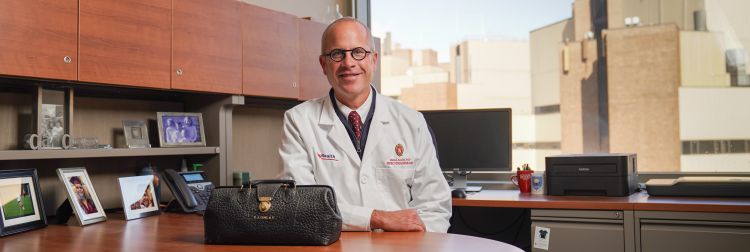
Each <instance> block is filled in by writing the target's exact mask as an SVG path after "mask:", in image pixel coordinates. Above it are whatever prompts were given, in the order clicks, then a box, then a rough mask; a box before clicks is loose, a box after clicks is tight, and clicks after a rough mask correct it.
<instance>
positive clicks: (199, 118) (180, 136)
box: [156, 112, 206, 147]
mask: <svg viewBox="0 0 750 252" xmlns="http://www.w3.org/2000/svg"><path fill="white" fill-rule="evenodd" d="M156 121H157V124H158V127H159V146H161V147H185V146H206V135H205V133H204V131H203V115H202V114H201V113H182V112H157V113H156Z"/></svg>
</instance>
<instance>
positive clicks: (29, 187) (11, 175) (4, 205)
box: [0, 168, 47, 236]
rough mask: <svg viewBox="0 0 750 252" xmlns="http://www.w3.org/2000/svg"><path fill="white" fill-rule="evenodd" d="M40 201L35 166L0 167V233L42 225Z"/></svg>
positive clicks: (44, 218) (42, 209)
mask: <svg viewBox="0 0 750 252" xmlns="http://www.w3.org/2000/svg"><path fill="white" fill-rule="evenodd" d="M24 191H25V193H24ZM16 194H18V196H15V195H16ZM14 197H16V199H14ZM26 197H28V198H26ZM42 201H43V200H42V191H41V188H40V187H39V177H38V175H37V172H36V169H33V168H32V169H19V170H0V202H1V203H0V236H8V235H12V234H17V233H21V232H26V231H29V230H34V229H39V228H43V227H46V226H47V215H46V214H45V212H44V205H43V203H42ZM14 202H15V204H14ZM24 203H26V204H24ZM28 203H30V205H29V204H28ZM11 208H13V209H11ZM13 210H16V211H18V213H16V212H15V211H13ZM11 212H13V214H11ZM29 212H31V213H29Z"/></svg>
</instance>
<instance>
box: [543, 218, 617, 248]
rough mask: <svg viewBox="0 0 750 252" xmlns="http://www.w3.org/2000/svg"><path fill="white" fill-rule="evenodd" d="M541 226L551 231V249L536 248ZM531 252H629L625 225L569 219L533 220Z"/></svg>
mask: <svg viewBox="0 0 750 252" xmlns="http://www.w3.org/2000/svg"><path fill="white" fill-rule="evenodd" d="M537 227H544V228H549V233H548V234H547V235H548V236H547V239H548V244H549V249H548V250H544V249H539V248H536V247H534V246H533V244H534V240H535V239H536V236H535V234H534V233H533V232H535V230H536V228H537ZM531 232H532V236H531V237H532V240H531V243H532V249H531V251H538V252H541V251H562V252H566V251H571V252H572V251H575V252H588V251H591V252H598V251H613V252H614V251H625V232H624V228H623V225H622V223H616V222H614V221H609V220H597V219H572V218H569V219H565V218H560V219H559V220H550V221H532V223H531Z"/></svg>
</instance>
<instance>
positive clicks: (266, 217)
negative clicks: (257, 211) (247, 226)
mask: <svg viewBox="0 0 750 252" xmlns="http://www.w3.org/2000/svg"><path fill="white" fill-rule="evenodd" d="M253 219H256V220H273V216H265V215H256V216H253Z"/></svg>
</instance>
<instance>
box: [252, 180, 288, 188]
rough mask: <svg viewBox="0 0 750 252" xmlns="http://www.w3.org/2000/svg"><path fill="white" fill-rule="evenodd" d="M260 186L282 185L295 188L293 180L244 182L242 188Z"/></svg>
mask: <svg viewBox="0 0 750 252" xmlns="http://www.w3.org/2000/svg"><path fill="white" fill-rule="evenodd" d="M260 184H283V185H286V186H289V187H295V185H296V183H295V182H294V180H293V179H262V180H253V181H250V182H246V183H244V184H243V186H246V187H258V185H260Z"/></svg>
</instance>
